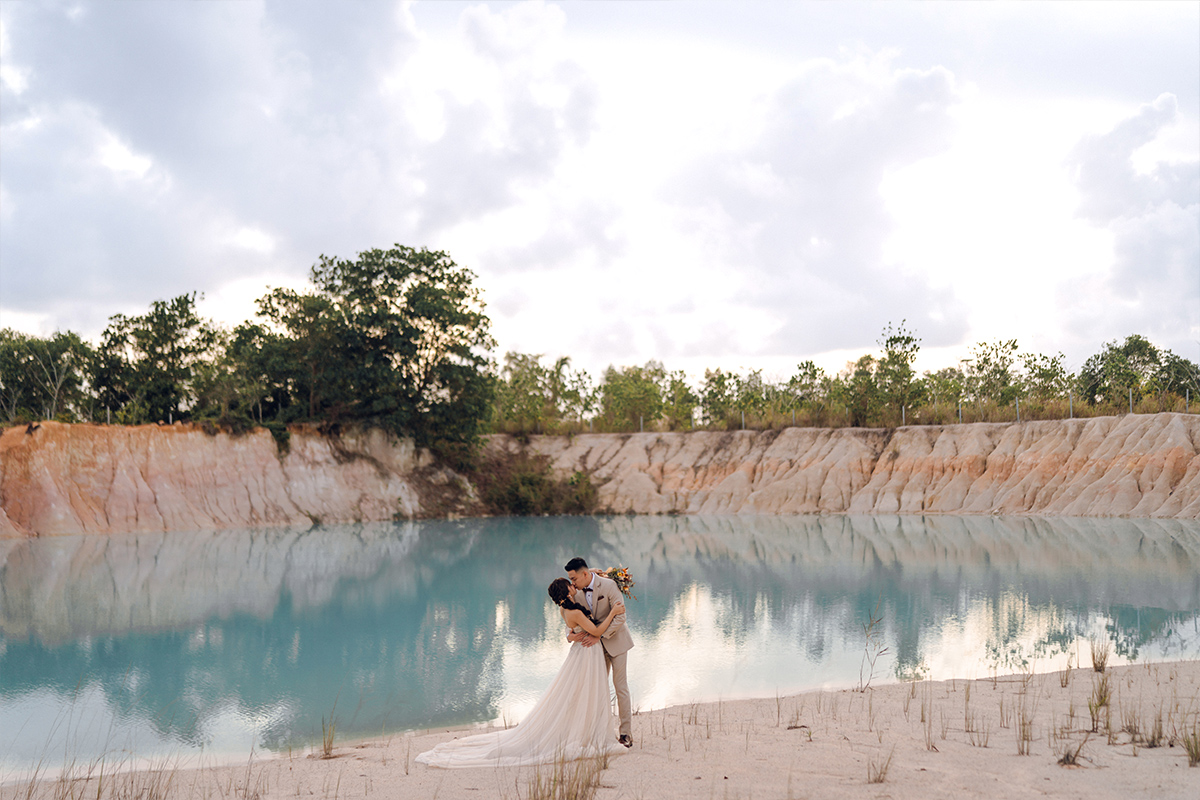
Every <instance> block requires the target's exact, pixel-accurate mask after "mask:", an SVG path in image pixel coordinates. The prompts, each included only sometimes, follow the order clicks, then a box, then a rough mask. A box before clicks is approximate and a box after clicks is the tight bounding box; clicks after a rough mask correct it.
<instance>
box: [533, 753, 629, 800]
mask: <svg viewBox="0 0 1200 800" xmlns="http://www.w3.org/2000/svg"><path fill="white" fill-rule="evenodd" d="M606 769H608V756H607V755H599V756H594V757H592V758H581V759H578V760H575V761H568V760H567V759H565V758H563V757H561V756H560V757H559V758H558V759H556V760H555V761H554V763H553V764H551V765H549V769H548V770H543V769H541V768H539V769H536V770H534V773H533V776H532V777H530V779H529V783H528V784H526V786H525V790H526V793H525V794H524V795H519V797H520V800H592V799H593V798H594V797H595V796H596V791H597V790H598V789H599V788H600V773H602V772H604V770H606Z"/></svg>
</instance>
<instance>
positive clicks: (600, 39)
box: [0, 2, 1200, 372]
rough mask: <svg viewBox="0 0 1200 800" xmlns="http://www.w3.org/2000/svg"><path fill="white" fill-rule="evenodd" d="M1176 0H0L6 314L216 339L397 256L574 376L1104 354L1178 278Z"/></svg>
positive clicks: (1186, 298) (1182, 132) (1184, 157)
mask: <svg viewBox="0 0 1200 800" xmlns="http://www.w3.org/2000/svg"><path fill="white" fill-rule="evenodd" d="M1179 5H1186V6H1187V9H1185V10H1184V11H1181V10H1180V9H1179V8H1178V6H1173V7H1159V6H1151V7H1149V9H1148V10H1143V7H1142V6H1136V7H1132V6H1130V7H1126V6H1122V7H1120V8H1113V7H1105V8H1103V9H1100V8H1099V7H1098V6H1087V7H1086V8H1084V9H1082V10H1080V11H1075V10H1073V9H1074V8H1075V6H1071V7H1067V6H1052V7H1047V6H1043V5H1036V6H1027V5H1022V6H1011V7H1009V6H1005V7H1002V8H1000V7H991V6H988V7H979V6H964V7H959V6H949V5H920V6H901V5H884V6H877V7H873V9H874V12H875V13H873V14H872V15H867V16H864V15H863V14H861V9H860V8H859V7H857V6H854V7H846V6H842V5H840V4H823V3H821V4H815V5H810V4H788V5H777V4H769V5H755V4H748V5H744V6H743V5H739V6H738V7H737V8H736V10H735V9H734V7H725V6H721V5H712V6H710V5H693V4H646V5H640V4H639V5H628V6H619V7H615V8H614V7H609V6H604V7H599V6H591V5H566V6H558V5H552V4H547V3H542V2H531V3H521V4H513V5H510V4H504V5H494V4H493V5H484V4H475V5H465V4H458V5H451V4H419V3H418V4H415V5H410V4H405V3H391V4H385V3H356V4H347V5H345V7H344V8H343V7H341V6H339V9H340V13H339V14H336V15H331V14H329V13H328V8H329V7H328V5H325V4H322V3H304V2H294V3H287V4H260V3H238V4H105V3H91V4H88V3H85V4H81V5H79V8H80V9H81V10H82V11H83V13H82V14H81V15H79V16H77V18H76V19H74V20H71V19H69V18H68V17H67V16H65V7H63V6H56V7H55V6H47V5H41V4H12V3H10V4H3V5H2V6H0V26H2V30H3V32H2V33H0V92H2V93H3V95H4V103H3V104H0V125H3V133H4V136H3V138H2V141H0V146H2V147H3V158H2V159H0V187H2V189H0V191H2V192H3V196H2V197H0V214H3V215H4V216H3V219H4V223H5V235H4V237H3V240H2V241H0V256H2V258H0V264H2V268H3V269H4V276H3V280H4V289H5V298H4V300H5V304H6V308H12V309H14V310H19V311H20V312H21V313H24V314H34V315H48V317H47V318H49V319H53V320H54V324H55V325H57V326H60V327H72V328H76V329H80V330H82V331H84V332H88V331H95V330H96V329H97V326H100V327H102V323H103V320H104V319H105V318H106V317H107V316H108V315H109V314H111V313H114V312H115V311H135V312H136V311H138V310H139V309H142V308H144V307H145V303H147V302H148V301H149V300H151V299H154V298H160V297H168V296H171V295H174V294H178V293H181V292H185V291H192V290H199V291H202V292H206V293H207V295H208V297H209V298H210V299H209V301H206V302H207V303H208V305H207V308H210V309H212V313H214V314H218V315H219V316H221V318H222V319H223V321H225V322H230V323H232V322H236V321H238V320H236V319H232V318H230V317H229V316H228V315H230V314H238V313H246V314H248V313H250V312H252V309H253V299H254V298H257V297H258V296H260V295H261V294H262V293H263V291H265V289H266V287H267V286H268V285H269V284H271V283H272V282H283V281H287V280H295V281H301V282H302V281H303V279H304V276H305V275H306V274H307V270H308V267H309V265H311V264H312V263H313V261H315V259H316V257H317V256H318V255H319V254H321V253H325V254H329V255H341V256H350V255H353V254H354V253H355V252H357V251H359V250H362V249H366V248H369V247H377V246H387V245H390V244H391V243H393V242H400V243H403V244H409V245H414V246H423V245H424V246H430V247H434V248H438V249H445V250H447V251H448V252H450V254H451V255H452V256H453V257H454V258H455V259H456V260H457V261H458V262H459V263H462V264H464V265H466V266H469V267H471V268H472V269H474V270H475V271H476V272H477V273H478V274H479V275H480V283H481V285H482V286H483V288H484V290H485V296H486V297H487V298H489V299H490V301H491V306H490V310H491V313H492V315H493V318H494V321H495V327H496V333H497V335H498V337H499V339H500V342H501V350H502V351H503V349H513V348H515V349H524V350H530V351H534V352H546V353H552V354H566V355H571V356H573V357H575V359H576V361H577V363H579V364H580V365H581V366H586V367H588V368H589V369H592V370H593V371H598V370H599V369H601V368H603V366H604V365H605V364H607V363H609V362H617V363H635V362H636V363H642V362H644V361H646V360H648V359H649V358H661V359H664V360H666V361H667V362H668V365H669V366H672V365H679V366H683V367H685V368H688V369H692V370H699V369H702V367H703V366H705V365H714V366H715V365H721V366H726V367H730V366H732V367H751V366H755V365H761V366H769V368H770V369H772V370H780V371H784V372H786V371H787V370H788V369H790V365H794V363H795V361H798V360H801V359H803V358H809V357H814V356H815V357H817V359H818V360H819V361H821V362H822V364H823V365H824V366H826V367H827V368H837V367H840V366H841V363H842V362H844V360H845V357H846V354H847V353H850V354H854V353H857V352H861V351H862V350H864V349H870V348H871V347H873V345H874V342H875V339H876V338H877V337H878V334H879V331H880V329H881V328H882V326H883V325H884V324H885V323H887V322H889V321H891V322H898V321H899V320H900V319H901V318H906V319H907V320H908V323H909V325H910V326H911V327H915V328H916V329H917V332H918V334H920V335H921V336H922V337H923V339H924V345H925V347H926V348H927V350H928V351H929V352H931V353H932V352H935V351H936V352H942V353H950V352H953V349H954V348H956V347H958V348H962V347H964V346H965V345H966V344H967V343H969V342H970V341H972V340H974V339H978V338H985V337H986V338H994V337H996V336H1005V337H1008V338H1011V337H1014V336H1015V337H1017V338H1019V339H1021V341H1022V344H1023V345H1028V346H1031V347H1035V348H1038V349H1042V350H1046V351H1051V352H1052V351H1054V350H1057V349H1060V348H1069V347H1075V346H1077V347H1087V348H1092V349H1094V348H1095V347H1096V346H1097V345H1098V342H1099V341H1100V340H1101V338H1102V336H1111V335H1116V334H1109V333H1107V332H1106V331H1108V328H1107V327H1105V326H1104V325H1101V324H1100V322H1098V321H1097V320H1103V318H1104V316H1105V314H1108V315H1109V316H1111V317H1113V318H1114V319H1115V318H1116V315H1115V314H1113V313H1112V312H1111V311H1110V309H1113V308H1120V309H1125V310H1124V311H1122V312H1121V313H1122V314H1125V316H1121V317H1120V319H1119V320H1118V322H1119V326H1124V325H1133V326H1135V327H1136V326H1138V325H1143V324H1150V323H1153V322H1156V321H1158V322H1161V320H1156V318H1155V315H1154V311H1153V309H1155V308H1159V307H1163V306H1161V303H1160V301H1159V300H1158V299H1156V298H1158V297H1159V293H1161V292H1163V291H1166V288H1165V287H1168V286H1169V285H1170V284H1171V283H1172V282H1173V281H1179V280H1184V281H1186V280H1187V278H1188V277H1189V273H1188V269H1189V266H1188V263H1187V259H1188V258H1189V257H1190V255H1189V253H1190V252H1191V250H1189V247H1191V245H1189V244H1188V241H1189V240H1188V239H1187V231H1188V230H1189V228H1188V226H1189V224H1190V223H1189V220H1191V219H1192V217H1190V216H1189V214H1191V213H1192V212H1191V211H1189V209H1190V208H1192V206H1191V205H1189V203H1188V202H1186V197H1183V199H1181V195H1179V192H1180V191H1184V190H1185V189H1186V186H1185V185H1183V184H1179V183H1178V180H1186V179H1187V173H1186V170H1185V171H1184V172H1179V171H1178V170H1177V169H1175V167H1170V166H1169V165H1178V164H1186V163H1190V162H1189V159H1190V160H1191V161H1194V160H1195V158H1196V150H1197V146H1196V140H1197V136H1196V134H1197V132H1200V117H1198V115H1197V104H1198V99H1200V88H1198V87H1197V86H1196V84H1198V83H1200V79H1197V78H1195V77H1194V76H1195V74H1196V73H1197V72H1198V71H1200V70H1198V69H1197V68H1196V64H1197V62H1200V58H1198V57H1197V55H1196V51H1197V49H1200V48H1198V47H1197V44H1196V43H1195V42H1194V41H1193V40H1194V38H1195V37H1194V36H1192V37H1190V39H1189V38H1188V37H1182V36H1180V35H1179V34H1178V29H1179V22H1180V20H1183V21H1185V22H1187V21H1189V20H1191V19H1192V18H1193V17H1196V16H1197V14H1196V11H1195V9H1194V8H1192V6H1191V5H1190V4H1179ZM1093 12H1095V13H1093ZM868 17H869V18H868ZM1093 17H1094V19H1093ZM1193 29H1194V25H1193ZM1068 34H1069V35H1068ZM1104 52H1124V53H1128V54H1129V58H1128V59H1122V60H1120V61H1121V65H1122V66H1121V68H1120V69H1119V70H1116V69H1110V66H1109V62H1110V61H1113V60H1112V59H1111V58H1108V59H1106V58H1105V57H1103V56H1102V55H1097V54H1098V53H1104ZM64 54H66V55H64ZM1150 55H1153V57H1150ZM1143 56H1145V57H1143ZM13 75H16V76H18V77H11V76H13ZM1180 76H1182V77H1180ZM18 85H19V89H18V88H15V87H17V86H18ZM1147 87H1153V88H1147ZM1164 91H1170V92H1172V93H1173V94H1174V95H1175V97H1177V98H1178V100H1177V102H1176V107H1175V110H1174V111H1173V112H1172V113H1173V116H1171V119H1170V120H1168V121H1166V122H1162V124H1158V123H1155V122H1154V120H1155V119H1158V117H1155V116H1154V115H1159V116H1162V115H1163V114H1166V110H1165V106H1162V107H1160V106H1161V104H1162V103H1167V101H1165V100H1163V101H1160V103H1158V104H1151V105H1150V106H1149V107H1148V108H1149V110H1148V111H1144V112H1141V113H1140V114H1131V113H1130V109H1131V106H1130V102H1131V101H1130V99H1129V98H1130V97H1136V98H1138V99H1137V100H1136V101H1134V102H1144V101H1145V100H1147V99H1150V98H1154V97H1156V96H1157V95H1158V94H1159V93H1161V92H1164ZM1146 115H1149V117H1150V118H1153V119H1150V123H1151V127H1153V126H1154V125H1157V127H1155V128H1154V134H1153V135H1152V136H1149V137H1147V136H1146V135H1142V136H1141V137H1140V138H1136V137H1134V138H1132V139H1129V140H1128V141H1126V140H1122V141H1120V142H1117V141H1115V140H1113V139H1112V138H1111V137H1110V138H1109V139H1105V140H1103V141H1101V140H1100V139H1097V140H1095V141H1094V142H1092V144H1091V145H1087V146H1084V145H1081V148H1083V149H1081V150H1079V151H1078V153H1079V154H1083V155H1081V156H1080V158H1082V159H1083V160H1082V161H1080V160H1078V159H1077V168H1078V169H1079V170H1081V171H1080V172H1079V178H1078V180H1076V179H1075V178H1074V177H1073V175H1072V174H1071V173H1069V172H1068V170H1067V168H1066V167H1065V166H1064V162H1065V161H1066V160H1067V158H1068V155H1069V154H1070V153H1071V151H1072V148H1074V147H1075V145H1076V144H1077V143H1079V142H1080V140H1081V138H1082V137H1084V136H1085V135H1087V134H1089V133H1094V132H1096V131H1105V130H1108V129H1109V128H1111V127H1112V126H1113V125H1114V124H1115V123H1117V122H1118V121H1120V120H1121V119H1123V118H1126V117H1136V118H1138V119H1140V118H1141V116H1146ZM1168 116H1169V115H1168ZM1137 124H1141V123H1137V120H1136V119H1135V120H1134V121H1133V122H1130V123H1129V125H1131V126H1134V127H1136V125H1137ZM1122 130H1125V129H1124V128H1123V129H1122ZM1135 139H1136V141H1135ZM1089 141H1091V140H1089ZM1139 142H1140V144H1139ZM1088 147H1091V148H1093V149H1092V150H1088V151H1087V153H1084V150H1087V148H1088ZM1105 147H1107V148H1110V151H1111V152H1110V151H1103V152H1102V150H1103V148H1105ZM1095 148H1101V149H1100V150H1096V149H1095ZM1113 148H1115V150H1114V149H1113ZM1105 152H1107V153H1108V155H1105V154H1104V153H1105ZM1114 153H1115V155H1114ZM1085 156H1086V157H1085ZM1084 164H1086V165H1087V166H1086V168H1085V167H1084V166H1083V165H1084ZM1163 165H1168V166H1167V167H1164V166H1163ZM1164 170H1165V171H1164ZM1180 176H1182V177H1180ZM1172 181H1176V183H1174V184H1172V183H1171V182H1172ZM1171 186H1174V187H1175V188H1174V189H1171ZM1181 187H1182V188H1181ZM1171 192H1175V194H1171ZM1184 194H1185V195H1186V191H1185V192H1184ZM1131 197H1136V198H1138V200H1137V202H1138V203H1139V204H1140V205H1139V209H1141V210H1140V211H1136V213H1135V212H1134V211H1131V210H1130V209H1129V208H1128V207H1127V204H1128V202H1129V198H1131ZM1172 198H1173V199H1172ZM1168 201H1170V202H1168ZM1081 203H1082V205H1081ZM1122 203H1124V204H1126V205H1122ZM1171 203H1174V206H1172V205H1171ZM1113 204H1116V205H1113ZM1112 208H1115V209H1116V210H1117V215H1116V216H1113V212H1112V210H1111V209H1112ZM1080 209H1082V210H1083V211H1084V213H1085V214H1086V215H1087V216H1085V217H1081V216H1078V215H1077V214H1076V212H1077V210H1080ZM1106 209H1107V210H1106ZM1106 215H1107V216H1106ZM1148 258H1154V259H1157V260H1159V261H1161V262H1162V263H1163V264H1164V265H1165V266H1163V267H1162V269H1161V270H1160V271H1158V272H1155V273H1154V274H1153V275H1146V274H1143V273H1144V270H1142V271H1140V272H1139V271H1137V270H1132V269H1131V267H1130V265H1133V264H1135V263H1139V262H1141V261H1144V260H1145V259H1148ZM1193 283H1195V281H1193ZM1172 298H1173V299H1171V300H1170V302H1171V303H1175V305H1170V304H1168V305H1167V306H1165V308H1167V311H1168V313H1166V314H1160V315H1159V317H1162V318H1164V319H1166V318H1171V317H1173V316H1174V317H1187V315H1188V314H1191V313H1192V310H1191V306H1192V304H1194V302H1195V301H1194V298H1193V297H1192V295H1189V294H1188V293H1187V292H1186V291H1185V292H1176V293H1175V294H1174V295H1173V296H1172ZM1148 309H1151V310H1148ZM1089 315H1091V316H1089ZM31 319H32V317H31ZM1113 324H1117V322H1114V323H1113ZM1120 332H1121V333H1122V334H1123V333H1127V332H1129V331H1127V330H1124V329H1122V330H1121V331H1120ZM1180 335H1181V334H1171V336H1174V337H1175V338H1178V337H1179V336H1180ZM1193 338H1195V337H1194V336H1193Z"/></svg>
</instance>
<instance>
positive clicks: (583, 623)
mask: <svg viewBox="0 0 1200 800" xmlns="http://www.w3.org/2000/svg"><path fill="white" fill-rule="evenodd" d="M623 613H625V604H624V603H620V602H618V603H617V604H616V605H614V606H613V607H612V609H611V610H610V611H609V612H608V617H606V618H605V620H604V622H601V623H600V624H599V625H597V624H596V623H594V622H592V621H591V620H590V619H588V617H587V614H584V613H583V612H582V611H579V610H578V609H574V608H572V609H571V610H570V611H568V612H566V614H564V617H565V619H566V621H567V624H568V625H571V626H576V625H577V626H579V627H580V628H583V630H584V631H586V632H587V633H590V634H591V635H592V636H597V637H598V636H603V635H604V632H605V631H606V630H608V626H609V625H611V624H612V621H613V618H614V617H616V616H617V615H618V614H623Z"/></svg>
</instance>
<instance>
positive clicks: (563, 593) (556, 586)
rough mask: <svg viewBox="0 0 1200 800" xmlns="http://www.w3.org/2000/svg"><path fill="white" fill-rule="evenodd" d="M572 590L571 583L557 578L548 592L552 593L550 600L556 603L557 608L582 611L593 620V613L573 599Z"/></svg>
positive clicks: (551, 582) (551, 583)
mask: <svg viewBox="0 0 1200 800" xmlns="http://www.w3.org/2000/svg"><path fill="white" fill-rule="evenodd" d="M572 588H573V587H572V586H571V582H570V581H569V580H567V579H566V578H555V579H554V580H552V581H550V587H549V588H548V589H547V590H546V591H547V592H549V593H550V599H551V600H553V601H554V604H555V605H556V606H561V607H563V608H566V609H572V608H573V609H575V610H576V611H582V612H583V614H584V616H585V617H587V618H588V619H591V618H592V614H591V612H590V611H588V610H587V608H586V607H584V606H581V605H579V603H576V602H575V601H574V600H572V599H571V590H572Z"/></svg>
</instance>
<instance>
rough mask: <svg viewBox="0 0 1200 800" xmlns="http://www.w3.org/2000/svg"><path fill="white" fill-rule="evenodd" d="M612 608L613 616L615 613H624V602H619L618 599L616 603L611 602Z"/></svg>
mask: <svg viewBox="0 0 1200 800" xmlns="http://www.w3.org/2000/svg"><path fill="white" fill-rule="evenodd" d="M612 610H613V615H614V616H615V615H616V614H624V613H625V604H624V603H623V602H621V601H620V600H618V601H617V602H616V603H614V604H613V607H612Z"/></svg>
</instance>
